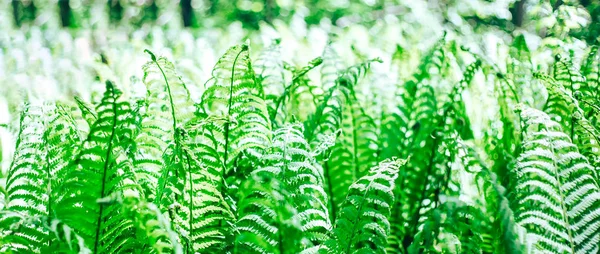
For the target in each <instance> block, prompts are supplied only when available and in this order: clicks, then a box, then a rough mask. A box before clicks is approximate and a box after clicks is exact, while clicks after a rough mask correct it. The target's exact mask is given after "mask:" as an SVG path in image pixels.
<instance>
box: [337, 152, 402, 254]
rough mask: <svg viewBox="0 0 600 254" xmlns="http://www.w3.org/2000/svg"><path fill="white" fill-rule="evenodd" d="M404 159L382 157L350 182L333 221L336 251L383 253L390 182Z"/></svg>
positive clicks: (391, 200)
mask: <svg viewBox="0 0 600 254" xmlns="http://www.w3.org/2000/svg"><path fill="white" fill-rule="evenodd" d="M404 163H405V161H403V160H386V161H382V162H380V163H379V165H378V166H375V167H373V168H372V169H371V171H370V172H369V174H368V175H366V176H364V177H362V178H360V179H359V180H358V181H356V182H354V183H353V184H352V185H351V186H350V188H349V190H348V197H347V199H346V202H344V204H343V205H342V209H341V210H340V214H339V216H338V219H337V220H336V223H335V229H334V233H335V242H331V243H330V244H331V245H332V247H330V248H331V249H333V250H337V252H340V253H385V247H386V246H387V237H388V234H389V232H390V224H389V220H388V219H389V217H390V213H391V206H392V204H393V203H394V194H393V189H394V182H395V180H396V178H397V177H398V169H399V167H401V166H402V165H403V164H404Z"/></svg>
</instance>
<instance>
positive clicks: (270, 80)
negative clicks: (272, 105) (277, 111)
mask: <svg viewBox="0 0 600 254" xmlns="http://www.w3.org/2000/svg"><path fill="white" fill-rule="evenodd" d="M280 42H281V40H280V39H276V40H273V41H272V42H271V45H269V46H268V47H267V48H265V49H264V50H263V51H262V52H261V53H260V55H259V57H258V59H257V60H256V76H257V79H259V80H260V81H261V83H262V85H263V89H264V90H265V94H266V96H267V100H268V101H274V98H276V97H277V96H278V95H280V94H282V93H283V90H284V87H285V77H284V73H283V72H284V68H283V61H282V60H281V46H280V45H279V44H280Z"/></svg>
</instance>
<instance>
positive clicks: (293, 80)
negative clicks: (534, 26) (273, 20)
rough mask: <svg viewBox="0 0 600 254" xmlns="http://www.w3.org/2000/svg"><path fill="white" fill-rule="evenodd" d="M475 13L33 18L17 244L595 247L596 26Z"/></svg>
mask: <svg viewBox="0 0 600 254" xmlns="http://www.w3.org/2000/svg"><path fill="white" fill-rule="evenodd" d="M565 12H566V11H565ZM412 15H417V14H415V13H413V14H412ZM556 15H557V16H556V17H561V16H560V12H557V13H556ZM558 20H559V21H560V20H561V19H560V18H559V19H558ZM563 21H564V20H563ZM421 25H422V26H421ZM467 26H468V25H465V27H467ZM465 27H461V28H460V29H458V30H452V29H447V28H448V27H443V28H446V30H447V32H441V30H440V32H439V33H436V36H435V38H433V39H431V38H425V37H427V36H425V35H424V34H421V33H417V34H412V35H409V34H410V33H409V32H407V31H421V32H423V31H425V32H426V31H427V29H436V28H431V27H427V25H424V24H420V25H414V26H413V27H412V28H407V27H404V26H403V25H400V24H399V23H393V22H392V21H388V23H386V24H384V25H381V26H377V25H375V26H374V27H372V28H371V29H372V30H369V31H368V32H367V31H366V28H364V27H360V26H356V27H354V28H352V27H351V28H348V29H345V30H342V31H336V33H333V31H330V32H331V33H330V34H329V36H328V37H327V38H328V41H327V40H321V42H323V43H321V44H319V45H312V44H311V42H314V41H311V39H315V38H322V37H319V35H320V34H321V33H324V32H323V31H322V30H310V31H304V34H303V35H300V37H301V36H308V40H304V41H303V39H299V38H294V35H289V34H287V35H286V32H288V33H289V32H290V31H291V30H294V28H286V27H278V28H277V29H278V33H279V34H278V35H281V37H282V38H278V39H273V40H271V37H273V36H270V35H272V34H273V32H274V31H273V30H269V29H265V28H263V29H264V30H262V31H259V32H258V36H255V35H251V34H249V35H247V37H248V38H251V39H257V38H261V39H264V41H266V43H265V44H264V46H263V45H262V44H260V43H258V45H256V48H257V49H258V50H256V51H254V45H253V44H251V43H252V42H253V41H252V40H251V41H250V42H247V43H243V44H239V45H237V46H233V47H230V48H228V49H225V48H223V47H225V46H223V45H222V44H223V43H222V42H223V41H228V42H230V41H240V39H241V38H240V37H238V36H234V35H232V36H231V37H227V38H225V39H223V38H220V39H215V37H211V36H208V35H207V36H206V37H203V36H198V35H197V34H194V33H191V32H189V31H186V30H177V31H169V30H162V29H160V28H152V29H150V30H140V31H138V32H140V33H144V34H137V35H135V34H134V35H131V36H130V37H128V38H124V39H116V40H114V39H111V41H109V42H108V43H107V45H108V47H105V48H103V49H101V50H97V51H95V50H92V51H94V52H95V53H90V52H89V50H90V48H88V47H87V46H86V45H88V44H87V43H89V41H88V40H92V41H93V36H91V37H92V39H90V37H89V36H90V35H70V34H68V33H63V32H64V31H61V32H57V33H54V32H45V31H41V30H36V29H35V28H31V29H30V30H28V34H21V32H15V33H14V34H11V35H10V36H11V38H10V39H6V40H4V42H6V44H4V45H5V47H4V51H3V52H4V54H3V55H2V56H3V58H2V59H1V60H3V61H2V63H3V64H4V66H5V67H4V69H3V70H4V72H5V73H10V72H14V73H19V74H15V75H12V76H8V75H7V76H6V77H4V78H3V79H2V82H3V83H2V86H3V92H4V94H5V96H3V97H2V99H3V101H2V102H3V104H2V105H5V109H3V110H4V111H5V112H7V114H6V117H3V118H2V119H0V120H3V121H6V122H5V123H2V122H0V123H2V124H3V125H2V128H3V131H4V132H3V135H0V138H2V144H3V147H2V152H3V153H2V154H3V158H2V163H4V164H5V168H6V171H4V172H3V174H0V176H1V177H0V179H2V178H5V184H2V185H0V187H2V188H1V189H0V190H2V192H1V193H0V201H2V202H0V252H2V253H598V252H599V248H600V245H599V244H600V189H599V188H600V187H599V181H600V178H599V173H598V170H599V167H600V143H599V141H600V140H599V138H600V132H599V131H600V125H599V123H598V117H599V115H598V114H600V104H599V100H600V94H599V93H598V88H599V87H598V85H599V82H600V56H599V55H598V46H597V45H588V44H587V43H585V42H583V41H580V40H578V39H576V38H574V37H571V36H570V34H569V33H568V29H569V26H568V25H567V24H564V23H561V22H557V23H556V24H555V25H553V26H552V27H551V29H550V30H549V31H552V32H555V33H554V34H552V35H551V36H548V37H545V38H537V39H540V40H536V38H535V36H533V35H532V34H530V33H527V32H525V31H521V33H519V32H514V33H513V34H510V35H507V34H505V33H499V32H498V31H493V32H490V31H486V32H481V31H478V32H477V33H475V32H473V31H471V30H468V29H467V28H465ZM417 28H418V29H417ZM296 29H297V28H296ZM396 29H401V30H402V29H404V30H405V31H404V32H403V33H402V34H403V35H406V37H403V38H401V42H390V41H385V40H384V41H381V40H378V38H377V36H382V38H390V39H393V38H396V37H393V35H390V34H393V33H394V31H397V30H396ZM411 29H415V30H411ZM232 30H235V27H233V28H230V31H229V32H230V33H227V32H223V31H220V32H217V31H212V32H213V33H214V34H217V35H218V36H223V37H226V36H227V35H228V34H233V33H234V32H232ZM467 30H468V31H467ZM49 31H52V30H49ZM469 31H471V32H469ZM315 34H316V35H315ZM477 34H481V36H479V35H477ZM492 34H494V35H497V34H500V35H499V36H496V37H494V36H492ZM110 35H111V36H114V37H118V36H120V35H123V34H121V33H119V32H115V31H112V32H110ZM267 35H269V36H267ZM174 36H176V38H179V40H173V38H175V37H174ZM218 36H217V37H218ZM359 36H371V37H370V38H369V39H364V40H366V41H367V42H366V43H365V42H361V40H358V39H356V38H357V37H359ZM386 36H387V37H386ZM411 36H414V37H411ZM196 37H197V38H199V39H194V38H196ZM275 37H277V36H275ZM475 37H476V38H480V39H488V40H492V41H493V40H494V39H495V40H496V42H497V43H496V45H493V46H491V47H490V46H489V45H490V43H488V44H487V45H488V47H487V48H486V47H480V46H481V45H478V44H477V43H476V42H475V43H470V42H469V41H470V40H471V38H475ZM265 38H269V39H265ZM419 39H424V41H423V43H421V44H414V45H411V44H410V42H416V41H418V40H419ZM425 39H427V40H425ZM255 41H256V40H254V43H256V42H255ZM104 43H106V42H104ZM361 43H362V44H361ZM532 43H533V44H537V45H536V46H532V45H531V44H532ZM90 44H91V43H90ZM317 44H318V43H317ZM491 44H493V43H491ZM65 45H66V46H65ZM82 45H83V46H82ZM111 45H112V46H114V47H112V48H111V47H110V46H111ZM69 46H71V47H69ZM320 46H323V47H322V48H321V49H320V50H319V51H314V50H311V49H313V48H315V47H320ZM50 47H52V49H50ZM145 48H150V49H152V50H143V49H145ZM390 49H392V50H391V51H392V52H390ZM494 50H495V51H494ZM31 52H34V53H31ZM153 52H154V53H153ZM158 52H163V53H164V55H167V57H164V56H159V54H158ZM216 52H219V53H218V54H217V53H216ZM340 52H341V53H340ZM490 52H493V53H490ZM155 53H157V54H155ZM214 54H217V56H218V55H222V56H221V57H215V55H214ZM5 55H6V56H5ZM86 57H88V58H86ZM82 59H83V60H82ZM86 59H87V60H86ZM90 59H91V60H90ZM140 59H141V60H140ZM178 59H180V60H178ZM290 59H292V60H290ZM85 61H87V62H85ZM140 61H143V62H145V64H143V65H138V63H139V62H140ZM82 63H85V64H82ZM209 65H210V67H207V66H209ZM38 71H39V72H41V74H40V73H36V72H38ZM36 82H41V84H45V85H47V86H36V85H34V83H36ZM18 84H26V85H24V86H23V87H21V88H20V89H17V88H16V87H14V86H16V85H18ZM54 95H56V96H55V97H52V96H54ZM23 100H25V101H26V103H24V104H23ZM11 137H15V139H14V147H15V148H14V152H12V151H13V149H11V148H10V147H9V148H7V147H8V145H7V144H11V146H12V145H13V144H12V143H11V142H10V140H11ZM7 154H10V157H11V158H10V159H7V158H8V157H7Z"/></svg>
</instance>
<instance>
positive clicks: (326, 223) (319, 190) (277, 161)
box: [253, 125, 332, 251]
mask: <svg viewBox="0 0 600 254" xmlns="http://www.w3.org/2000/svg"><path fill="white" fill-rule="evenodd" d="M302 133H303V130H302V128H301V125H287V126H285V127H283V128H280V129H278V130H276V131H275V132H274V134H273V142H272V145H271V147H270V148H269V149H268V150H267V154H266V155H265V156H264V160H265V164H266V166H265V167H262V168H259V169H257V170H255V171H254V172H253V174H255V175H262V176H277V178H278V179H284V181H283V184H284V185H283V186H284V187H285V188H286V189H288V190H289V192H290V195H291V196H290V199H291V200H292V202H293V205H294V207H295V208H296V211H297V214H296V215H294V217H295V218H294V220H297V221H298V222H299V223H300V225H302V226H301V231H302V238H303V239H307V240H308V241H307V242H302V246H301V250H302V251H308V250H313V251H314V250H318V249H323V248H325V245H324V243H325V242H326V241H327V240H329V231H330V230H331V228H332V225H331V222H330V220H329V211H328V203H327V202H328V201H329V198H328V195H327V192H326V191H325V189H324V186H325V184H324V176H323V173H322V168H321V166H320V165H319V164H318V163H317V161H316V159H315V158H314V157H313V153H311V151H310V146H309V144H308V143H307V142H306V140H305V139H304V137H303V136H302V135H303V134H302Z"/></svg>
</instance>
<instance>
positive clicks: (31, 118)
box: [0, 105, 52, 252]
mask: <svg viewBox="0 0 600 254" xmlns="http://www.w3.org/2000/svg"><path fill="white" fill-rule="evenodd" d="M45 110H47V107H44V106H42V105H39V106H33V105H31V106H26V109H25V111H23V114H22V116H21V120H20V127H19V135H18V140H17V145H16V147H17V151H18V152H17V153H16V154H15V156H14V158H13V161H12V163H11V167H10V171H9V174H8V176H7V181H6V194H7V199H8V202H7V205H6V209H7V210H9V211H11V212H10V213H7V214H5V215H4V216H1V217H0V218H1V219H2V220H1V221H0V225H2V226H1V227H0V228H2V229H3V231H4V232H2V235H4V236H3V237H4V238H8V240H7V243H8V244H5V245H4V246H2V251H3V252H8V251H29V252H39V251H40V248H43V247H45V246H46V245H47V244H48V243H47V242H45V239H47V236H48V231H47V230H45V229H44V228H41V227H36V226H35V225H31V224H28V223H24V222H23V221H24V220H25V219H26V218H40V217H42V216H47V215H48V214H50V213H51V211H49V210H50V209H51V207H49V206H50V204H48V194H49V193H48V190H49V189H50V190H51V187H52V186H47V185H46V184H48V182H49V179H50V177H51V175H50V172H48V171H47V170H48V169H49V168H46V167H45V165H44V161H45V160H44V158H45V157H47V156H48V154H47V151H46V150H45V149H44V145H45V144H44V139H43V138H44V127H45V125H46V120H45V112H44V111H45ZM11 225H12V227H13V228H15V227H17V228H18V230H15V229H16V228H15V229H11ZM15 225H18V226H15Z"/></svg>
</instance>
